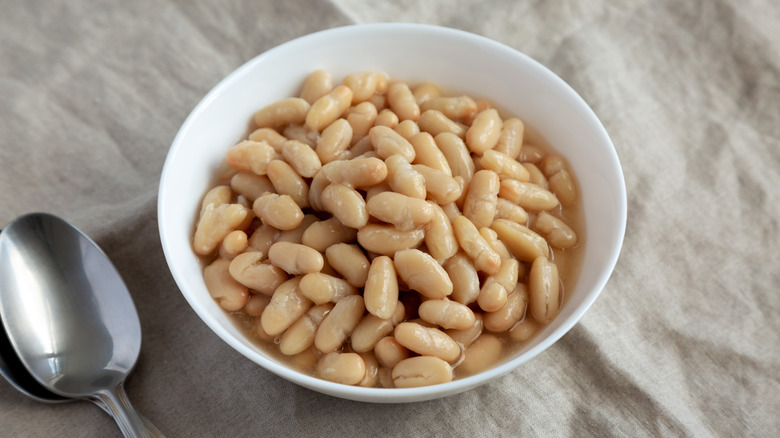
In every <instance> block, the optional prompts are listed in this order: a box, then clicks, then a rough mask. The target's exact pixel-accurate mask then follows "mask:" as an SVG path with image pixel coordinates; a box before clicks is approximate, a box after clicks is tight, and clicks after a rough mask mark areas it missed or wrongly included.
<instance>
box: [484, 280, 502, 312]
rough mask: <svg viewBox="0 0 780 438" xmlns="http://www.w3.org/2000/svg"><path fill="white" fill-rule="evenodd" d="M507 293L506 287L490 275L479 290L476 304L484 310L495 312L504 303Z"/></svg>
mask: <svg viewBox="0 0 780 438" xmlns="http://www.w3.org/2000/svg"><path fill="white" fill-rule="evenodd" d="M508 295H509V292H508V291H507V289H506V288H505V287H504V286H503V285H502V284H501V283H499V282H498V280H496V279H495V277H493V276H490V277H488V278H487V279H486V280H485V283H484V284H483V285H482V288H481V289H480V290H479V296H478V297H477V304H478V305H479V308H480V309H482V310H484V311H485V312H495V311H497V310H499V309H500V308H501V307H503V306H504V304H506V300H507V296H508Z"/></svg>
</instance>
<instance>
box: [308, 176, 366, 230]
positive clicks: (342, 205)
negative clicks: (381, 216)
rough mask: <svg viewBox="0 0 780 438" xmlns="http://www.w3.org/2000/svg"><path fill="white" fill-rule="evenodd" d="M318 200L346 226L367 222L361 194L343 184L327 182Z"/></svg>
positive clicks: (358, 225)
mask: <svg viewBox="0 0 780 438" xmlns="http://www.w3.org/2000/svg"><path fill="white" fill-rule="evenodd" d="M320 201H321V202H322V207H323V208H324V210H325V211H327V212H328V213H330V214H332V215H333V216H334V217H335V218H336V219H338V220H339V222H341V223H342V224H344V225H346V226H348V227H351V228H360V227H362V226H364V225H365V224H366V223H367V222H368V212H366V201H365V200H364V199H363V196H362V195H361V194H360V193H358V192H357V191H356V190H355V189H352V188H349V187H347V186H345V185H344V184H340V183H331V184H329V185H328V186H327V187H325V189H324V190H323V191H322V196H321V199H320Z"/></svg>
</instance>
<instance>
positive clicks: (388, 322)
mask: <svg viewBox="0 0 780 438" xmlns="http://www.w3.org/2000/svg"><path fill="white" fill-rule="evenodd" d="M405 316H406V313H405V311H404V306H403V304H401V303H400V302H398V303H397V304H396V306H395V311H394V312H393V314H392V315H391V316H390V318H387V319H383V318H380V317H378V316H376V315H374V314H371V313H369V314H367V315H364V316H363V319H361V320H360V322H359V323H358V325H357V326H356V327H355V330H353V331H352V336H351V337H350V339H351V345H352V349H353V350H355V351H356V352H358V353H363V352H366V351H371V350H373V349H374V346H375V345H376V343H377V342H379V340H380V339H382V338H384V337H385V336H387V335H389V334H391V333H393V329H394V328H395V326H396V325H398V324H399V323H400V322H401V321H403V319H404V317H405Z"/></svg>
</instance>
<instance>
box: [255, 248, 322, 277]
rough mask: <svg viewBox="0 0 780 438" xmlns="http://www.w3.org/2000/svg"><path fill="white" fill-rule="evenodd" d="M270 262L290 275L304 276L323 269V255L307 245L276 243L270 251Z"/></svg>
mask: <svg viewBox="0 0 780 438" xmlns="http://www.w3.org/2000/svg"><path fill="white" fill-rule="evenodd" d="M268 260H269V261H270V262H271V263H273V264H274V265H275V266H278V267H279V268H281V269H283V270H284V271H285V272H287V273H288V274H292V275H304V274H309V273H311V272H319V271H320V270H321V269H322V265H323V263H324V262H323V259H322V254H320V253H319V252H318V251H317V250H315V249H313V248H310V247H308V246H306V245H301V244H299V243H291V242H276V243H274V244H273V245H271V247H270V248H269V249H268Z"/></svg>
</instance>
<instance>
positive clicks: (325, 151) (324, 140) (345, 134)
mask: <svg viewBox="0 0 780 438" xmlns="http://www.w3.org/2000/svg"><path fill="white" fill-rule="evenodd" d="M353 135H354V129H353V126H352V124H351V123H349V121H348V120H345V119H343V118H339V119H336V120H334V121H333V123H331V124H330V125H328V126H327V127H325V128H324V129H323V130H322V134H320V136H319V138H318V139H317V144H316V146H315V148H314V152H315V153H316V154H317V157H318V158H319V160H320V162H321V163H322V164H327V163H330V162H331V161H335V160H338V159H341V158H342V157H343V156H344V155H345V152H346V151H347V149H348V148H349V145H350V143H351V142H352V136H353Z"/></svg>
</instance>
